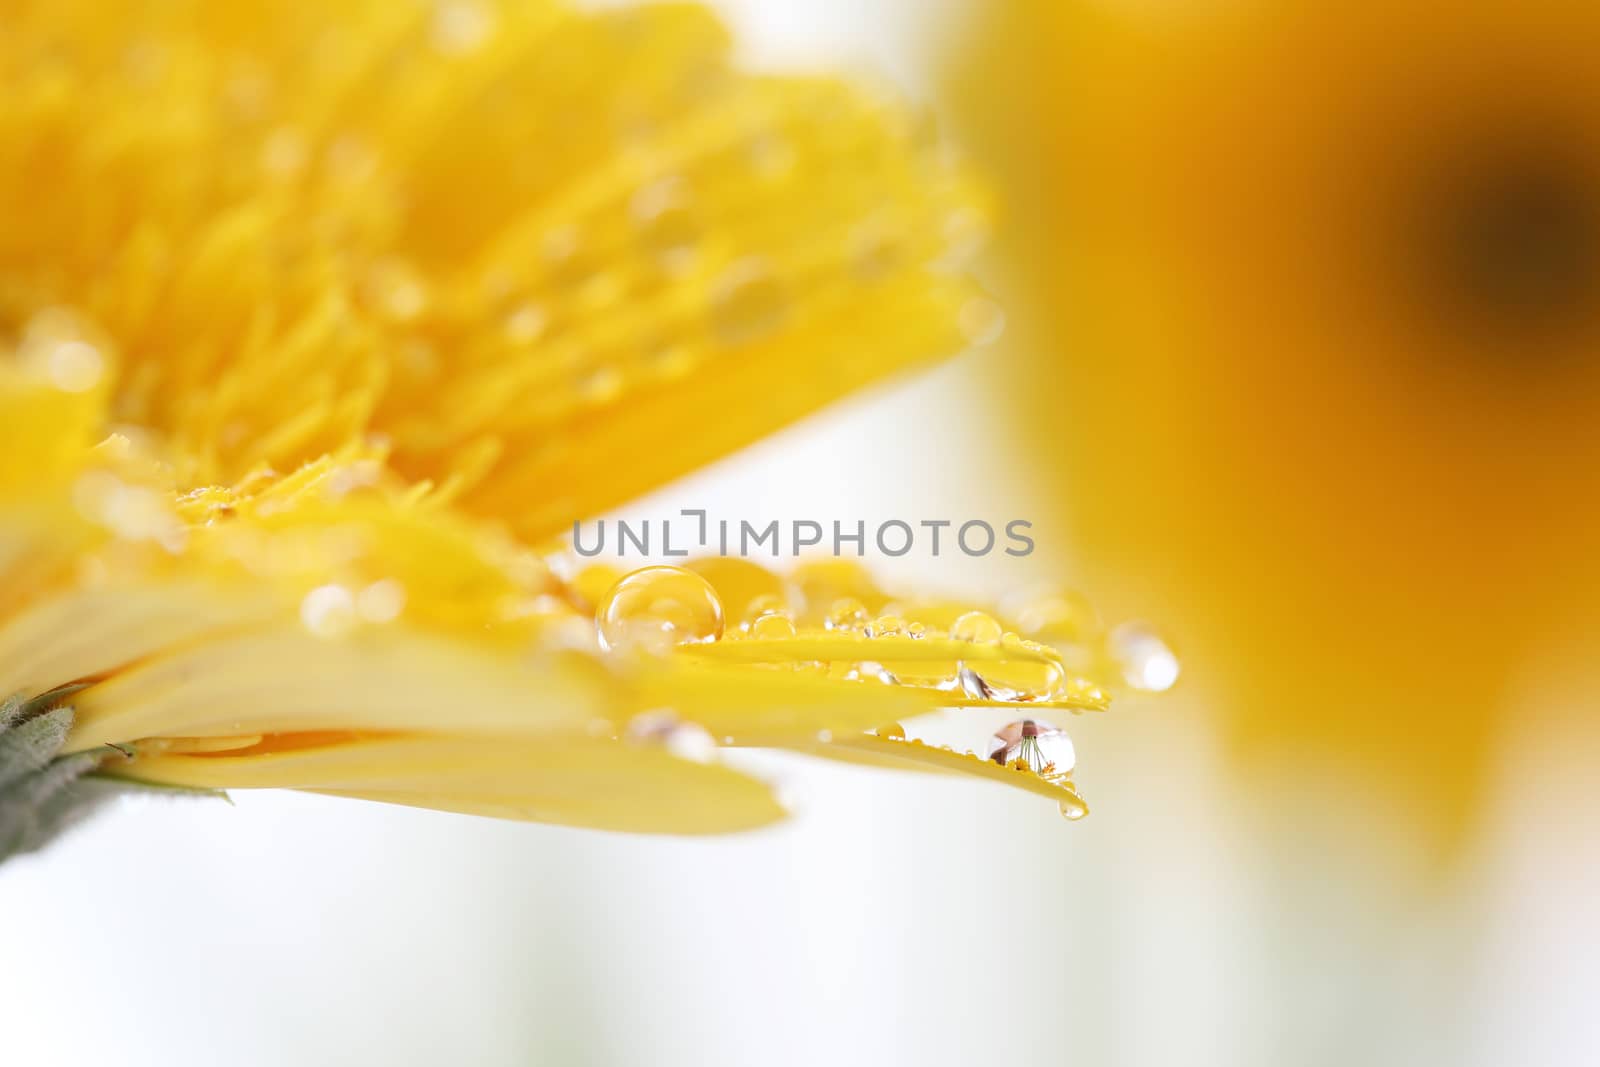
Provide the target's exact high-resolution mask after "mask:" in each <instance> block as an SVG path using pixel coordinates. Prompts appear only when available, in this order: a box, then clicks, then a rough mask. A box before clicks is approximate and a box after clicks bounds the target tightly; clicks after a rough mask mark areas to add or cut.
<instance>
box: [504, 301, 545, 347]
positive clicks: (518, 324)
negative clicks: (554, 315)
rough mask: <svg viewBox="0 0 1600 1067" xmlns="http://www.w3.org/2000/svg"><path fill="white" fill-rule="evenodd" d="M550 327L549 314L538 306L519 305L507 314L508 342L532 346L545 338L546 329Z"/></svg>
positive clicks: (529, 304)
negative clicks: (541, 338)
mask: <svg viewBox="0 0 1600 1067" xmlns="http://www.w3.org/2000/svg"><path fill="white" fill-rule="evenodd" d="M549 325H550V316H549V314H548V313H547V312H546V311H545V310H544V309H543V308H542V307H540V306H539V305H538V304H534V303H528V302H524V303H521V304H518V305H517V306H516V307H514V308H512V309H511V311H510V312H508V313H507V314H506V318H505V324H504V327H505V333H506V340H508V341H511V342H513V343H515V344H519V345H528V344H532V343H533V342H535V341H537V340H538V339H539V338H540V337H542V336H544V331H545V328H546V327H548V326H549Z"/></svg>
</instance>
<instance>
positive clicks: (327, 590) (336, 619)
mask: <svg viewBox="0 0 1600 1067" xmlns="http://www.w3.org/2000/svg"><path fill="white" fill-rule="evenodd" d="M300 621H301V622H302V623H304V624H305V627H306V629H308V630H310V631H311V632H312V633H314V634H316V635H317V636H318V637H327V638H334V637H343V636H344V635H345V634H347V633H349V632H350V631H351V630H353V629H354V628H355V625H356V622H357V616H356V601H355V597H353V596H351V595H350V590H348V589H346V588H345V587H344V586H342V585H319V586H317V587H316V588H315V589H313V590H311V591H310V592H309V593H307V594H306V595H305V596H304V597H303V598H302V599H301V601H300Z"/></svg>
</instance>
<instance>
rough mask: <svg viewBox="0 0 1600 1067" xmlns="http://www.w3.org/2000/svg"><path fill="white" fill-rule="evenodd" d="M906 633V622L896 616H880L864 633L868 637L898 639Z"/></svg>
mask: <svg viewBox="0 0 1600 1067" xmlns="http://www.w3.org/2000/svg"><path fill="white" fill-rule="evenodd" d="M905 632H906V621H905V620H904V619H902V618H901V617H900V616H898V615H880V616H878V618H877V619H876V620H875V621H874V622H873V623H872V625H871V626H868V627H867V628H866V630H865V631H864V633H865V634H866V636H868V637H899V636H901V635H902V634H904V633H905Z"/></svg>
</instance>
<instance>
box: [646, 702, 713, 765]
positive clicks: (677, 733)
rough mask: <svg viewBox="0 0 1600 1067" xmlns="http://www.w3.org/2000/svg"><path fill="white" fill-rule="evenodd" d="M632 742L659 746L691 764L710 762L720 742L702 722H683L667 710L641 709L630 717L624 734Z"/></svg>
mask: <svg viewBox="0 0 1600 1067" xmlns="http://www.w3.org/2000/svg"><path fill="white" fill-rule="evenodd" d="M623 737H624V739H625V740H627V741H628V742H629V743H631V744H636V745H639V744H643V745H659V746H661V747H662V748H664V749H666V750H667V751H668V752H670V753H671V754H672V755H674V756H677V757H678V758H679V759H683V760H688V761H690V762H691V763H710V762H711V761H712V760H714V759H715V758H716V755H717V741H716V738H714V737H712V736H711V735H710V734H709V733H707V732H706V729H705V727H703V726H701V725H700V724H699V723H693V722H684V721H683V720H682V719H680V718H678V716H677V715H676V714H674V713H673V712H671V711H667V710H656V711H642V712H640V713H639V714H637V715H635V716H634V717H633V718H632V719H630V720H628V726H627V729H626V731H625V732H624V734H623Z"/></svg>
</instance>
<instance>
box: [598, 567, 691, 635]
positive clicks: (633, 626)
mask: <svg viewBox="0 0 1600 1067" xmlns="http://www.w3.org/2000/svg"><path fill="white" fill-rule="evenodd" d="M595 624H596V628H597V631H598V633H599V635H600V644H601V647H603V648H605V649H608V650H609V649H616V648H621V647H623V646H640V647H643V648H645V649H646V650H650V651H662V650H664V649H665V648H667V647H670V646H672V645H683V644H698V643H703V642H707V641H715V640H717V639H718V638H719V637H721V636H722V601H721V600H719V599H717V594H716V591H715V590H714V589H712V588H711V583H710V582H707V581H706V580H705V579H704V578H702V577H700V576H699V575H698V574H695V573H694V572H693V571H686V570H684V569H683V568H682V567H644V568H641V569H639V570H636V571H634V572H632V573H631V574H627V575H624V576H623V577H622V579H621V580H620V581H618V582H617V584H616V585H615V586H613V587H612V588H611V591H610V592H609V593H607V594H606V595H605V597H604V598H602V600H601V602H600V605H599V607H598V609H597V610H596V611H595Z"/></svg>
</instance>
